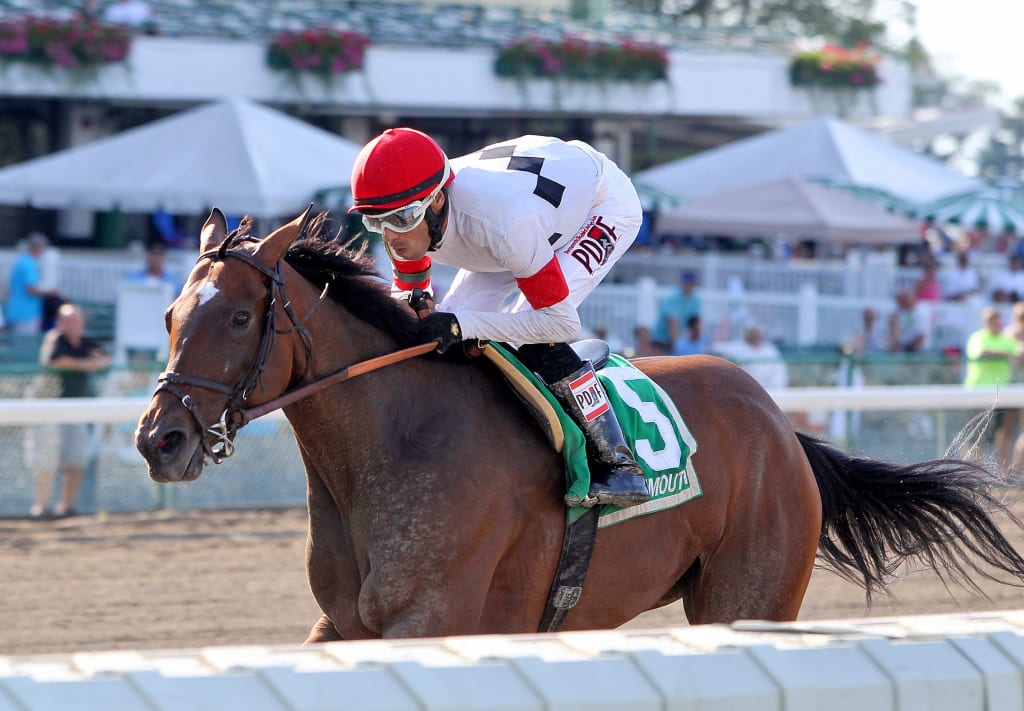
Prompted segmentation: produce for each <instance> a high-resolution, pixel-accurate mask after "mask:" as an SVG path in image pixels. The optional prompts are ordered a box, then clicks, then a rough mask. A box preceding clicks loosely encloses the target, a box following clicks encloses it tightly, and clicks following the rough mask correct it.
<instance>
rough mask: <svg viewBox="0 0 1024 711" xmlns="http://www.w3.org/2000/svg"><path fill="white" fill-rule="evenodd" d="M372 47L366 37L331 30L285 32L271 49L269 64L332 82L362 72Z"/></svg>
mask: <svg viewBox="0 0 1024 711" xmlns="http://www.w3.org/2000/svg"><path fill="white" fill-rule="evenodd" d="M369 45H370V38H369V37H367V36H366V35H362V34H359V33H358V32H351V31H348V30H336V29H332V28H329V27H312V28H309V29H306V30H302V31H301V32H283V33H281V34H279V35H277V36H276V37H275V38H274V39H273V41H272V42H271V43H270V46H269V47H268V48H267V64H268V65H269V66H270V67H271V68H272V69H277V70H281V71H287V72H291V73H292V74H294V75H299V74H302V73H310V74H314V75H316V76H318V77H320V78H321V79H323V80H325V81H330V80H331V79H332V78H333V77H334V76H336V75H338V74H344V73H346V72H353V71H357V70H360V69H362V68H363V61H364V56H365V53H366V48H367V47H368V46H369Z"/></svg>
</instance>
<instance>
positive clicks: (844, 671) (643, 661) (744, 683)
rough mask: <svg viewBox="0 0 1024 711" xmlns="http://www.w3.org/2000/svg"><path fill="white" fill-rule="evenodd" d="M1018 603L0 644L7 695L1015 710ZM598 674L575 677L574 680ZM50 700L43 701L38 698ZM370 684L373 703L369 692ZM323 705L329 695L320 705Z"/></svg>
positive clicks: (640, 709) (213, 701)
mask: <svg viewBox="0 0 1024 711" xmlns="http://www.w3.org/2000/svg"><path fill="white" fill-rule="evenodd" d="M1022 618H1024V615H1022V612H1021V611H1019V610H1006V611H998V612H987V613H979V612H973V613H970V614H967V613H965V614H961V615H930V616H919V617H887V618H867V619H848V620H826V621H814V622H765V621H754V620H740V621H738V622H735V623H733V624H732V625H731V626H729V625H721V624H719V625H698V626H694V627H681V626H680V627H665V628H660V629H618V630H595V631H587V632H563V633H559V634H545V635H487V636H448V637H437V638H432V639H385V640H365V641H350V642H331V643H328V644H317V645H308V646H304V647H298V646H295V645H288V646H284V645H280V646H273V645H259V646H256V645H253V646H234V647H206V648H203V649H181V650H165V651H152V650H124V651H99V652H78V653H75V654H55V655H50V656H47V657H45V658H40V657H33V656H23V657H16V656H12V657H0V698H4V699H10V700H11V701H10V702H8V703H9V704H13V705H7V706H5V708H26V709H27V708H48V709H56V710H58V711H60V710H63V709H80V708H84V707H85V706H86V705H88V706H89V708H103V709H111V710H113V711H122V710H128V709H149V708H249V709H284V708H288V709H300V708H313V707H314V706H315V705H316V704H317V702H319V701H320V700H321V699H331V698H336V697H339V696H342V695H343V696H344V698H345V700H346V704H344V705H339V707H342V706H344V707H347V708H357V707H358V708H370V707H371V705H372V708H374V709H378V711H404V710H405V709H412V708H445V709H450V711H472V710H476V709H484V708H501V709H507V710H508V711H513V710H516V711H540V710H541V709H551V708H598V709H608V708H614V709H619V710H620V711H648V710H650V709H695V708H700V709H704V710H705V711H721V710H724V709H781V708H787V709H825V708H827V709H831V710H833V711H860V710H861V709H887V710H889V711H916V710H918V709H929V711H982V710H983V709H988V710H990V711H992V710H1002V709H1019V708H1020V700H1021V693H1022V689H1024V669H1022V668H1021V666H1020V663H1019V660H1020V655H1021V649H1022V648H1024V624H1022V621H1021V620H1022ZM572 675H575V677H576V678H580V679H586V680H587V681H586V683H580V684H571V683H570V682H568V681H567V679H568V678H569V677H570V676H572ZM40 699H42V700H45V701H46V703H45V704H43V703H41V702H40ZM363 699H370V700H372V702H368V703H359V702H360V701H362V700H363ZM320 707H321V708H322V707H323V706H320Z"/></svg>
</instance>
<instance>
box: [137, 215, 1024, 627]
mask: <svg viewBox="0 0 1024 711" xmlns="http://www.w3.org/2000/svg"><path fill="white" fill-rule="evenodd" d="M325 225H326V220H325V216H324V215H318V216H317V217H315V218H313V219H312V220H310V210H308V209H307V210H306V212H305V213H304V214H303V215H301V216H299V217H297V218H296V219H295V220H293V221H291V222H290V223H288V224H286V225H283V226H281V227H279V228H277V229H276V230H274V231H273V232H272V233H271V234H270V235H269V236H267V237H265V238H262V239H261V238H259V237H257V236H255V235H252V234H251V231H252V229H253V223H252V221H251V220H249V219H246V220H244V221H243V223H242V224H241V225H240V226H239V228H238V229H236V230H234V231H232V232H230V233H229V231H228V229H227V224H226V221H225V219H224V216H223V214H222V213H221V212H220V211H219V210H216V209H215V210H214V211H213V213H212V214H211V215H210V217H209V218H208V219H207V221H206V223H205V225H204V226H203V228H202V233H201V256H200V258H199V260H198V262H197V264H196V266H195V267H194V268H193V270H192V272H191V274H190V275H189V277H188V281H187V283H186V284H185V286H184V289H183V291H182V292H181V294H180V295H179V296H178V298H177V299H176V300H175V301H174V303H173V304H172V305H171V306H170V307H169V308H168V310H167V313H166V324H167V329H168V332H169V336H170V351H169V353H170V355H169V358H168V364H167V371H166V372H165V373H164V374H162V375H161V385H160V386H159V387H158V389H157V391H156V392H155V393H154V395H153V398H152V401H151V402H150V404H149V406H148V408H147V410H146V411H145V412H144V413H143V415H142V416H141V419H140V421H139V425H138V429H137V432H136V444H137V446H138V449H139V451H140V452H141V453H142V455H143V456H144V457H145V459H146V461H147V464H148V468H149V475H150V477H152V478H153V479H154V480H156V481H158V482H178V481H187V480H193V479H195V478H196V477H198V476H199V475H200V474H201V472H202V471H203V467H204V463H205V460H206V459H207V458H213V459H215V460H219V459H220V458H222V457H223V456H226V455H227V454H230V449H231V447H232V446H233V441H232V440H233V435H234V432H235V430H236V429H237V427H238V426H239V425H240V424H244V421H245V417H244V416H242V415H240V413H243V412H248V413H250V414H251V413H253V412H255V411H257V410H259V409H260V408H261V407H262V406H267V407H269V408H273V407H276V406H277V403H279V402H281V401H280V400H279V399H278V398H279V396H282V394H286V393H297V394H296V395H295V396H294V397H293V398H292V399H291V401H289V402H288V404H286V405H285V406H284V412H285V415H286V416H287V418H288V420H289V421H290V423H291V425H292V428H293V430H294V436H295V438H296V440H297V442H298V447H299V451H300V453H301V457H302V460H303V463H304V466H305V469H306V475H307V482H308V501H307V504H308V513H309V533H308V539H307V545H306V568H307V573H308V577H309V584H310V587H311V590H312V592H313V595H314V597H315V599H316V601H317V603H318V604H319V607H320V608H321V610H322V612H323V615H322V617H321V618H320V619H319V620H318V621H317V622H316V623H315V624H314V625H313V628H312V631H311V632H310V634H309V636H308V638H307V642H320V641H329V640H338V639H361V638H370V637H386V638H394V637H417V636H443V635H454V634H487V633H517V632H535V631H536V630H537V628H538V623H539V621H540V620H541V617H542V613H543V610H544V608H545V605H546V602H547V596H548V592H549V588H550V585H551V582H552V576H553V574H554V571H555V569H556V565H557V563H558V558H559V553H560V547H561V543H562V539H563V536H564V532H565V521H566V510H565V504H564V502H563V494H564V486H565V482H564V478H563V469H562V466H563V465H562V461H561V458H560V456H559V455H558V454H556V453H555V452H554V451H553V449H552V448H551V447H550V445H549V444H548V442H547V440H546V439H545V437H544V435H543V433H542V431H541V429H540V427H539V425H538V424H537V423H536V422H535V421H534V419H533V418H532V417H531V416H530V415H529V414H528V412H527V410H526V408H525V407H524V406H522V405H521V404H520V403H519V402H518V401H517V400H516V398H515V397H513V396H512V395H511V394H510V393H509V389H508V386H507V385H506V384H505V383H504V382H503V380H502V379H501V377H500V376H499V375H497V373H496V371H495V370H494V369H493V368H492V367H490V366H485V365H481V364H476V363H472V362H467V360H466V359H463V360H458V361H455V360H451V359H449V358H447V357H441V356H437V355H436V354H432V355H427V356H424V357H417V358H412V359H406V360H403V361H401V362H398V363H395V364H393V365H390V366H389V367H386V368H381V369H376V370H370V371H369V372H365V373H364V374H362V375H361V377H359V378H351V379H345V380H337V382H333V383H332V384H330V385H329V386H327V387H320V386H316V385H314V384H315V383H317V382H318V381H322V380H323V379H324V378H326V377H328V376H331V375H332V374H335V373H339V372H347V371H345V369H346V368H357V367H359V364H361V363H363V362H364V361H366V359H371V358H375V357H380V356H386V355H387V354H390V353H393V352H395V351H396V350H397V349H402V348H405V347H408V346H411V345H414V344H415V342H416V340H415V335H414V334H415V331H416V316H415V315H414V314H413V312H412V311H411V309H409V308H408V305H407V304H404V303H400V302H398V301H396V300H395V299H393V298H392V296H391V295H390V293H389V287H388V285H387V284H386V283H385V282H384V280H382V279H381V278H380V277H379V276H378V275H377V273H376V271H375V270H374V267H373V264H372V260H371V259H370V258H369V257H368V256H366V255H365V254H363V253H362V252H360V251H357V250H354V249H353V248H351V247H350V246H349V245H346V244H339V243H338V242H337V241H334V240H332V239H331V238H330V236H329V234H328V232H327V228H326V226H325ZM297 238H298V239H297ZM426 348H427V349H428V350H429V349H430V346H429V345H428V346H426ZM635 364H636V366H637V367H638V368H639V369H640V370H642V371H643V372H644V373H646V374H647V375H648V376H650V377H651V378H652V379H654V380H655V381H656V382H657V383H658V384H660V386H661V387H662V388H663V389H664V390H665V391H666V392H667V393H668V394H669V395H670V396H671V398H672V400H673V401H674V402H675V404H676V406H677V407H678V409H679V412H680V413H681V414H682V416H683V418H684V420H685V421H686V422H687V423H688V425H689V427H690V429H691V431H692V433H693V435H694V437H695V439H696V441H697V443H698V451H697V452H696V454H695V456H694V465H695V468H696V470H697V472H698V475H699V478H700V482H701V484H702V487H703V492H704V493H703V496H702V497H700V498H697V499H695V500H692V501H690V502H688V503H685V504H684V505H682V506H678V507H675V508H671V509H667V510H664V511H660V512H658V513H653V514H650V515H645V516H639V517H634V518H632V519H630V520H627V521H625V522H622V523H618V524H617V525H613V526H608V527H605V528H602V529H600V530H599V532H598V535H597V540H596V545H595V549H594V552H593V557H592V559H591V565H590V570H589V574H588V576H587V579H586V585H585V586H584V588H583V592H582V596H581V598H580V599H579V602H578V604H577V605H576V607H574V608H573V609H572V610H571V611H570V612H569V614H568V615H567V616H566V617H565V619H564V626H563V629H566V630H579V629H594V628H611V627H615V626H618V625H620V624H622V623H624V622H626V621H628V620H630V619H631V618H633V617H635V616H636V615H638V614H640V613H642V612H644V611H646V610H650V609H652V608H656V607H660V606H663V605H667V604H669V603H671V602H674V601H676V600H679V599H682V600H683V603H684V609H685V613H686V617H687V618H688V620H689V622H690V623H691V624H700V623H714V622H719V623H726V622H730V621H734V620H737V619H741V618H747V619H751V618H754V619H765V620H776V621H787V620H794V619H796V617H797V613H798V611H799V609H800V604H801V601H802V598H803V596H804V593H805V591H806V588H807V585H808V581H809V579H810V577H811V571H812V568H813V567H814V564H815V560H816V557H820V559H821V561H822V563H823V564H824V565H825V566H827V567H829V568H831V569H833V570H835V571H836V572H838V573H839V574H840V575H842V576H844V577H845V578H847V579H849V580H851V581H853V582H855V583H858V584H859V585H861V586H862V587H863V588H864V589H865V591H866V595H867V598H868V603H869V604H870V596H871V593H872V592H881V591H884V590H885V587H886V585H887V583H888V582H890V580H891V579H892V576H893V575H894V573H896V572H897V570H898V569H899V566H900V565H902V564H903V563H904V562H907V561H908V560H911V559H915V560H917V561H920V562H923V563H924V564H925V565H927V566H929V567H930V568H932V569H934V570H935V571H936V572H937V573H938V574H940V575H941V576H943V578H944V579H947V580H954V581H956V582H957V583H959V584H961V585H964V586H965V587H968V588H969V587H971V585H972V581H973V577H972V576H975V575H982V576H985V577H989V578H993V579H998V580H1001V581H1003V582H1007V583H1009V584H1016V585H1020V584H1021V583H1022V581H1024V559H1022V558H1021V556H1020V555H1018V553H1017V552H1016V551H1015V550H1014V549H1013V547H1012V546H1011V544H1010V543H1009V542H1008V541H1007V539H1006V538H1005V537H1004V536H1003V534H1002V533H1001V531H1000V530H999V528H998V527H997V525H996V523H995V521H994V519H993V518H992V515H993V514H994V512H995V511H996V510H1000V509H1001V510H1003V511H1004V512H1006V510H1005V507H1004V506H1002V505H1001V503H1000V502H999V500H998V498H997V496H996V493H995V489H993V488H992V486H993V484H994V483H996V481H997V475H996V474H995V473H990V472H989V471H987V470H986V469H984V468H983V467H982V466H981V465H979V464H975V463H972V462H969V461H963V460H957V459H945V460H935V461H930V462H924V463H919V464H913V465H908V466H902V465H897V464H892V463H887V462H883V461H878V460H874V459H870V458H863V457H855V456H851V455H848V454H846V453H843V452H842V451H840V450H838V449H836V448H834V447H832V446H831V445H829V444H827V443H825V442H823V441H821V440H818V439H816V438H812V437H810V436H806V435H804V434H801V433H796V432H794V430H793V429H792V427H791V426H790V424H789V423H788V421H787V419H786V416H785V415H784V414H783V413H782V412H781V411H780V409H779V408H778V407H777V406H776V405H775V403H774V402H773V400H772V399H771V397H770V396H769V395H768V394H767V393H766V392H765V390H763V389H762V388H761V387H760V386H759V385H758V384H757V382H756V381H754V380H753V379H752V378H751V377H750V376H748V375H747V374H746V373H745V372H744V371H743V370H742V369H740V368H739V367H737V366H735V365H733V364H731V363H729V362H727V361H725V360H722V359H718V358H714V357H710V356H687V357H658V358H645V359H639V360H637V361H636V362H635ZM302 388H307V389H306V390H303V389H302ZM246 408H248V410H246ZM211 423H213V424H211ZM1007 513H1008V512H1007ZM1010 519H1011V520H1012V521H1013V523H1014V524H1015V525H1018V526H1019V525H1021V524H1020V522H1018V521H1017V520H1016V519H1013V518H1012V516H1011V517H1010ZM268 572H269V571H268ZM975 590H977V588H976V587H975Z"/></svg>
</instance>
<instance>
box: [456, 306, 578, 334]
mask: <svg viewBox="0 0 1024 711" xmlns="http://www.w3.org/2000/svg"><path fill="white" fill-rule="evenodd" d="M455 316H456V318H458V319H459V326H460V327H461V328H462V337H463V338H479V339H483V340H491V341H503V342H507V343H516V344H520V343H564V342H566V341H571V340H573V339H575V338H576V337H577V336H579V333H580V316H579V313H578V312H577V311H576V307H575V306H573V305H572V302H571V301H570V300H569V299H568V298H565V299H562V300H561V301H559V302H558V303H555V304H552V305H550V306H545V307H543V308H540V309H524V310H523V311H517V312H514V313H494V312H490V311H461V310H460V311H457V312H455Z"/></svg>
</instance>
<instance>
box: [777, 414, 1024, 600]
mask: <svg viewBox="0 0 1024 711" xmlns="http://www.w3.org/2000/svg"><path fill="white" fill-rule="evenodd" d="M797 437H798V438H799V439H800V444H801V445H802V446H803V448H804V452H805V453H806V454H807V459H808V460H809V461H810V463H811V469H813V470H814V478H815V479H816V480H817V482H818V489H819V491H820V492H821V508H822V524H821V538H820V541H819V556H820V558H821V559H822V560H823V561H824V564H825V567H826V568H828V569H830V570H832V571H834V572H836V573H837V574H839V575H840V576H842V577H843V578H845V579H846V580H849V581H851V582H853V583H855V584H857V585H860V586H861V587H863V588H864V590H865V592H866V593H867V600H868V603H869V604H870V602H871V594H872V593H873V592H883V591H884V589H885V586H886V584H887V583H889V582H890V581H891V580H892V578H893V576H894V574H895V572H896V570H897V568H899V566H900V564H901V563H902V562H904V561H905V560H908V559H911V560H912V559H916V560H918V561H920V562H922V563H924V564H925V565H927V566H928V567H929V568H931V569H933V570H934V571H935V572H936V573H937V574H938V575H939V576H940V577H941V578H942V579H943V580H944V581H952V582H956V583H959V584H960V585H962V586H964V587H967V588H969V589H971V590H973V591H975V592H977V593H979V594H982V595H984V593H983V592H982V591H981V589H980V588H979V587H978V584H977V582H976V579H975V577H974V575H972V574H976V575H979V576H981V577H984V578H987V579H989V580H997V581H1000V582H1007V583H1009V584H1013V585H1020V586H1024V558H1022V557H1021V555H1020V554H1019V553H1017V551H1016V550H1014V548H1013V546H1012V545H1011V544H1010V542H1009V541H1008V540H1007V539H1006V537H1005V536H1004V535H1003V534H1002V532H1001V531H1000V530H999V528H998V527H997V525H996V523H995V521H994V520H993V518H992V516H991V514H992V513H995V512H1000V513H1001V514H1002V515H1004V516H1006V518H1007V519H1008V520H1009V521H1011V522H1012V523H1013V524H1014V525H1016V526H1018V527H1024V526H1022V524H1021V522H1020V520H1018V519H1017V518H1016V517H1015V516H1014V515H1013V514H1012V513H1011V512H1010V511H1009V510H1007V508H1006V506H1005V504H1003V503H1002V502H1001V501H1000V500H999V499H997V498H996V497H995V495H994V493H993V485H995V484H997V483H999V480H998V478H997V477H996V476H995V475H993V474H992V473H990V472H989V471H988V470H986V469H985V468H984V467H982V466H980V465H978V464H974V463H972V462H968V461H964V460H961V459H937V460H932V461H928V462H921V463H920V464H911V465H908V466H902V465H898V464H891V463H888V462H883V461H878V460H874V459H868V458H865V457H855V456H851V455H849V454H846V453H844V452H841V451H840V450H838V449H836V448H834V447H832V446H831V445H829V444H827V443H826V442H824V441H822V440H820V439H817V438H815V437H810V436H808V435H804V434H802V433H797ZM1000 573H1003V574H1007V575H1009V576H1010V577H1011V578H1013V580H1004V577H1005V576H1000Z"/></svg>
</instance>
